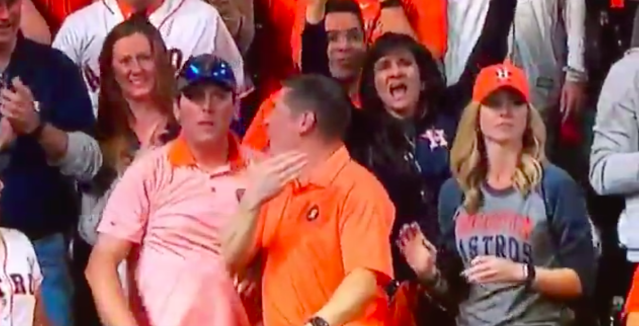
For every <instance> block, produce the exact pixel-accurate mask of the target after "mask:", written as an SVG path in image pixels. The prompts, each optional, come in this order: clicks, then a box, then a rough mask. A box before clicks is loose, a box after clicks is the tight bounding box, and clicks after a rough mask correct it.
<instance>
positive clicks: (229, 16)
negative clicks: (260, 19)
mask: <svg viewBox="0 0 639 326" xmlns="http://www.w3.org/2000/svg"><path fill="white" fill-rule="evenodd" d="M204 1H206V2H208V3H209V4H211V5H212V6H213V7H215V9H217V11H219V12H220V16H222V19H223V20H224V23H225V24H226V27H227V28H228V29H229V32H231V35H233V38H234V39H235V42H236V43H237V47H238V48H239V49H240V52H242V54H246V53H247V52H248V50H249V47H250V46H251V43H252V42H253V37H254V36H255V13H254V11H255V10H254V8H253V0H204Z"/></svg>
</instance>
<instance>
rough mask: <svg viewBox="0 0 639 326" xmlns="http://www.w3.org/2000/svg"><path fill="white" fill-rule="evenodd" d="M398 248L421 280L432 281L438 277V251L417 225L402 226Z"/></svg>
mask: <svg viewBox="0 0 639 326" xmlns="http://www.w3.org/2000/svg"><path fill="white" fill-rule="evenodd" d="M397 246H398V247H399V250H400V251H401V252H402V254H403V255H404V258H405V259H406V262H407V263H408V265H409V266H410V267H411V268H412V269H413V271H415V274H417V276H418V277H419V278H420V279H422V280H432V279H433V278H434V277H435V276H436V274H437V267H436V265H435V263H436V260H437V249H436V248H435V246H434V245H433V244H432V243H430V242H429V241H428V240H427V239H426V237H425V236H424V234H423V233H422V231H421V229H420V228H419V225H418V224H417V223H415V222H413V223H411V224H405V225H404V226H402V228H401V230H400V231H399V239H398V240H397Z"/></svg>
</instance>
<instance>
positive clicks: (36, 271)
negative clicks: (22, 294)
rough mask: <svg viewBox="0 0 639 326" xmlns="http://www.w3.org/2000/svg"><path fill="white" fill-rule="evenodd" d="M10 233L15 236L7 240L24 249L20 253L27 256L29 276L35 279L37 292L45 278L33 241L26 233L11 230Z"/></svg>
mask: <svg viewBox="0 0 639 326" xmlns="http://www.w3.org/2000/svg"><path fill="white" fill-rule="evenodd" d="M9 232H11V233H13V234H14V235H12V236H11V237H5V239H8V238H10V239H13V241H16V242H18V244H17V245H18V247H19V248H22V249H21V250H20V251H19V252H21V253H22V254H23V255H25V256H26V257H25V258H26V259H27V262H28V263H29V276H30V277H31V278H32V279H33V283H32V286H33V290H34V291H37V290H38V288H40V284H42V279H43V278H44V277H43V275H42V270H41V269H40V263H39V262H38V256H36V253H35V249H34V248H33V243H31V240H29V238H27V236H26V235H24V233H22V232H20V231H18V230H11V231H9Z"/></svg>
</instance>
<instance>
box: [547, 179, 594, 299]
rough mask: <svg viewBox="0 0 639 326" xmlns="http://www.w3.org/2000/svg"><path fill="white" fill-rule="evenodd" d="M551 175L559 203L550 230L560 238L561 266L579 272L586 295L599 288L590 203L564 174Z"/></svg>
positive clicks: (558, 245) (559, 259) (575, 184)
mask: <svg viewBox="0 0 639 326" xmlns="http://www.w3.org/2000/svg"><path fill="white" fill-rule="evenodd" d="M556 171H557V172H556V173H552V171H549V172H551V173H552V175H549V177H550V178H552V180H551V181H550V184H551V186H552V187H553V188H555V189H553V190H550V191H552V193H553V194H554V197H555V200H554V201H553V205H554V208H553V209H552V213H553V216H552V223H551V225H550V228H551V230H552V234H553V236H554V237H556V239H555V242H556V246H557V249H558V251H557V252H556V255H557V259H558V261H559V266H560V267H563V268H569V269H572V270H574V271H575V273H577V275H578V276H579V280H580V282H581V288H582V291H583V293H584V294H592V293H593V291H594V286H595V281H596V280H595V278H596V272H595V271H596V264H597V258H596V254H595V247H594V245H593V234H592V227H591V224H590V219H589V217H588V211H587V209H586V200H585V198H584V196H583V193H582V190H581V188H580V187H579V185H578V184H577V183H576V182H575V181H574V180H573V179H572V178H571V177H570V176H569V175H568V173H566V172H565V171H563V170H559V169H557V170H556Z"/></svg>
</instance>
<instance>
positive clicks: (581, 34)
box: [562, 0, 587, 81]
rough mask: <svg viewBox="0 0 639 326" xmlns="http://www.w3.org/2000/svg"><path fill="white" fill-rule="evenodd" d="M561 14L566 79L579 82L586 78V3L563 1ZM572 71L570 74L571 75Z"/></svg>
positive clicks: (582, 0)
mask: <svg viewBox="0 0 639 326" xmlns="http://www.w3.org/2000/svg"><path fill="white" fill-rule="evenodd" d="M563 2H564V4H563V6H562V11H563V12H562V14H563V19H564V23H565V28H566V34H567V37H568V44H567V46H568V59H567V66H568V67H567V68H569V69H568V71H567V73H566V78H567V79H569V80H573V81H579V80H580V79H583V78H586V77H587V76H586V75H585V73H586V65H585V62H584V53H585V41H586V1H585V0H563ZM571 71H572V73H571Z"/></svg>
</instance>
